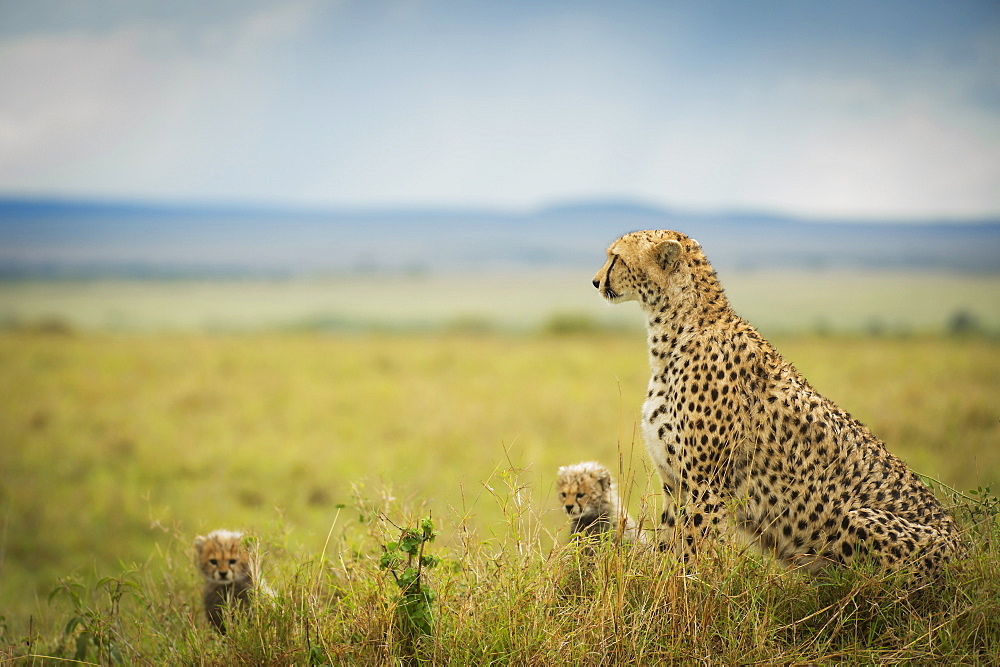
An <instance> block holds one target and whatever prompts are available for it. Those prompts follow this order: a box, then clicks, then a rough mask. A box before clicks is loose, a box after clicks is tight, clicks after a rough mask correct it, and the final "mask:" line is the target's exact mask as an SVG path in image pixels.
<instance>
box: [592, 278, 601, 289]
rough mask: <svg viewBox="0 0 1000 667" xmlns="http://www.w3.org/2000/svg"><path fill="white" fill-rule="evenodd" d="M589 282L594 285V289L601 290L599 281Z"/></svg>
mask: <svg viewBox="0 0 1000 667" xmlns="http://www.w3.org/2000/svg"><path fill="white" fill-rule="evenodd" d="M590 282H592V283H594V287H596V288H597V289H600V288H601V281H600V280H592V281H590Z"/></svg>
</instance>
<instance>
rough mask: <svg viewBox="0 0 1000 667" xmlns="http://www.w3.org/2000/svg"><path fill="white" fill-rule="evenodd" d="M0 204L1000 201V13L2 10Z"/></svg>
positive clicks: (348, 4) (714, 205)
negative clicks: (79, 200) (81, 200)
mask: <svg viewBox="0 0 1000 667" xmlns="http://www.w3.org/2000/svg"><path fill="white" fill-rule="evenodd" d="M0 194H6V195H12V194H13V195H49V194H56V195H62V196H66V195H73V196H76V195H84V196H100V197H129V198H136V197H140V198H141V197H151V198H156V199H160V200H163V199H167V200H175V199H179V200H188V199H196V200H206V199H208V200H217V199H221V200H236V201H245V200H253V201H263V202H291V203H301V204H310V205H313V204H320V205H337V206H380V207H385V206H410V205H419V206H424V205H461V206H470V205H471V206H501V207H506V208H530V207H534V206H538V205H544V204H547V203H551V202H558V201H563V200H567V199H576V198H605V197H615V198H621V197H636V198H640V199H642V200H645V201H648V202H652V203H656V204H662V205H667V206H675V207H685V208H695V209H707V210H714V209H721V208H726V209H729V208H750V209H756V210H764V211H776V212H787V213H795V214H805V215H812V216H855V215H865V216H867V215H874V216H884V217H897V216H919V217H924V216H936V215H942V214H943V215H953V216H976V215H984V214H990V215H997V214H1000V2H997V1H996V0H987V1H984V2H962V1H959V0H947V1H945V0H933V1H920V0H900V1H896V0H887V1H881V0H864V1H861V2H850V1H846V2H845V1H837V2H832V1H830V0H823V1H815V2H814V1H811V0H796V1H794V2H776V1H766V0H761V1H752V2H751V1H749V0H746V1H741V0H727V1H722V2H711V1H692V2H629V1H615V2H586V1H583V0H573V1H565V2H544V1H542V2H539V1H533V2H517V1H495V2H493V1H475V0H468V1H465V2H453V1H448V0H443V1H433V0H427V1H419V0H408V1H402V0H400V1H392V0H386V1H378V0H363V1H362V0H339V1H320V0H285V1H282V2H254V1H250V0H234V1H231V2H229V1H226V2H210V1H206V0H196V1H191V2H189V1H178V0H171V1H170V2H163V1H154V0H100V1H88V0H0Z"/></svg>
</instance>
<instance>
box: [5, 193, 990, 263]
mask: <svg viewBox="0 0 1000 667" xmlns="http://www.w3.org/2000/svg"><path fill="white" fill-rule="evenodd" d="M649 228H669V229H677V230H679V231H683V232H685V233H687V234H689V235H691V236H693V237H695V238H697V239H698V240H699V241H700V242H701V244H702V246H703V247H704V248H705V251H706V253H707V254H708V256H709V259H711V260H712V262H713V264H715V265H716V267H717V268H719V269H720V270H738V269H765V268H767V269H782V268H847V269H850V268H872V267H886V268H892V269H904V270H914V271H926V270H935V271H960V272H1000V218H997V219H985V220H977V221H971V222H970V221H950V220H937V221H913V222H892V223H886V222H879V221H858V220H852V221H837V220H824V221H807V220H799V219H794V218H789V217H781V216H773V215H756V214H748V213H739V212H733V213H714V214H705V213H693V212H685V211H674V210H666V209H663V208H659V207H656V206H650V205H647V204H644V203H642V202H631V201H589V202H588V201H582V202H567V203H563V204H559V205H555V206H550V207H547V208H542V209H539V210H537V211H533V212H528V213H516V212H509V211H494V210H462V209H446V208H442V209H439V210H435V209H418V210H379V209H368V210H323V209H296V208H284V207H278V206H274V207H262V206H239V205H232V206H226V205H197V204H190V205H177V204H157V203H146V202H116V201H110V202H107V201H71V200H47V199H0V276H3V277H7V278H18V277H60V276H62V277H86V276H107V275H123V276H132V277H155V278H160V277H182V276H192V275H196V276H217V277H227V276H233V277H240V276H246V275H291V274H303V273H356V272H397V273H398V272H449V271H488V270H522V269H539V268H546V267H552V268H565V267H585V268H592V267H595V266H596V265H597V264H599V263H600V262H601V260H602V257H603V252H604V248H605V247H606V246H607V244H608V243H609V242H610V241H612V240H613V239H615V238H616V237H618V236H619V235H621V234H623V233H625V232H628V231H632V230H635V229H649Z"/></svg>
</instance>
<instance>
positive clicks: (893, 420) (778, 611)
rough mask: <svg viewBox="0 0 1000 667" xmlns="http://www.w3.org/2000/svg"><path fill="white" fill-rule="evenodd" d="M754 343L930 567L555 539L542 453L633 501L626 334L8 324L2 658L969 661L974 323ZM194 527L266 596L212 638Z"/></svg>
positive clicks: (989, 644)
mask: <svg viewBox="0 0 1000 667" xmlns="http://www.w3.org/2000/svg"><path fill="white" fill-rule="evenodd" d="M633 315H636V314H635V313H633ZM771 338H772V342H774V343H775V344H776V345H777V347H778V348H779V349H780V350H781V352H782V353H783V354H784V356H785V357H786V358H787V359H788V360H790V361H792V362H793V363H794V364H795V365H796V366H797V367H798V368H799V370H800V371H802V372H803V374H804V375H805V376H806V377H807V378H809V380H810V382H811V383H812V384H813V385H814V386H815V387H817V388H818V389H819V390H820V391H821V392H822V393H824V394H826V395H827V396H829V397H830V398H832V399H833V400H834V401H836V402H837V403H838V404H839V405H840V406H841V407H843V408H845V409H846V410H848V411H849V412H851V413H852V414H853V415H854V416H856V417H858V418H859V419H860V420H862V421H863V422H865V423H866V424H868V426H869V427H871V429H872V430H873V431H874V432H875V433H877V434H878V435H879V436H880V437H881V438H882V439H883V440H885V442H886V443H887V444H888V446H889V448H890V449H891V450H893V451H894V452H896V453H897V454H899V455H900V456H902V457H903V458H904V459H905V460H906V461H907V462H908V463H909V464H910V466H911V467H913V468H914V469H916V470H917V471H918V472H920V473H921V474H923V475H926V476H927V477H928V479H929V483H931V484H932V485H934V486H935V488H936V489H937V491H938V493H939V495H940V497H941V498H942V500H944V501H945V502H946V504H947V505H948V506H949V507H950V508H952V511H953V512H954V514H955V515H956V517H957V518H958V519H959V521H960V523H961V525H962V527H963V530H964V531H965V533H966V536H967V540H968V542H969V544H970V546H971V549H970V553H969V555H968V557H967V558H964V559H963V560H961V561H960V562H957V563H955V564H954V566H953V567H952V568H951V569H950V570H949V571H948V572H947V573H946V575H945V577H944V578H943V579H941V580H940V581H936V582H934V583H933V584H929V585H927V586H925V587H924V588H923V589H921V590H917V591H914V590H912V587H911V585H910V584H907V583H906V582H905V581H902V580H900V579H899V578H897V577H894V576H892V575H888V574H885V573H879V572H876V571H871V570H867V569H865V568H864V567H863V566H860V567H858V568H855V569H851V570H843V571H835V572H832V573H831V574H830V575H828V576H824V577H820V578H818V579H814V578H809V577H806V576H804V575H802V574H800V573H797V572H791V571H786V570H784V569H781V568H778V567H777V566H775V565H773V564H772V563H769V562H768V561H767V560H766V559H763V558H761V557H759V556H757V555H755V554H754V553H753V552H750V551H746V550H741V549H739V548H737V547H733V549H732V550H731V553H724V554H720V555H718V556H716V557H713V558H712V559H706V560H705V561H703V562H701V563H699V565H698V568H697V569H696V570H691V569H685V568H684V567H683V566H682V565H680V564H679V563H677V562H676V561H675V560H674V559H672V558H671V557H669V556H666V555H664V554H661V553H658V552H656V551H651V550H645V549H628V548H621V547H617V546H616V545H614V544H612V543H602V544H599V545H597V547H596V549H595V550H594V551H593V552H592V553H591V552H588V551H586V550H584V549H581V548H580V545H579V544H578V543H569V541H568V539H567V534H566V529H565V528H566V520H565V515H564V514H563V513H562V512H561V510H560V507H559V503H558V499H557V498H556V497H555V492H554V486H553V485H554V479H555V471H556V468H557V467H558V466H560V465H563V464H566V463H573V462H576V461H581V460H591V459H596V460H599V461H601V462H603V463H605V464H606V465H607V466H608V467H609V468H611V469H612V470H613V471H614V474H615V476H616V477H617V478H618V480H619V486H620V489H621V491H622V493H623V496H624V498H625V501H626V502H627V504H628V505H629V507H630V508H631V511H632V512H633V514H634V515H636V516H640V517H645V520H646V524H647V525H650V524H651V523H652V518H653V517H655V516H656V515H657V514H658V506H659V503H660V496H659V491H658V481H657V478H656V475H655V473H654V472H653V471H652V470H651V469H650V468H649V465H648V463H647V458H646V455H645V452H644V447H643V445H642V442H641V439H640V437H639V435H638V432H637V420H638V412H639V409H640V404H641V402H642V398H643V394H644V389H645V384H646V381H647V377H648V365H647V360H646V350H645V341H644V340H643V337H642V335H641V333H639V332H637V331H635V330H626V331H621V330H618V329H616V328H613V327H612V328H610V329H602V328H601V327H589V326H580V321H578V320H572V319H569V320H566V319H564V320H562V321H561V325H559V322H556V323H555V324H554V325H553V326H550V327H548V328H545V327H543V328H540V329H538V330H535V331H532V332H527V331H521V332H518V333H511V332H499V331H492V330H486V329H480V328H476V327H471V328H468V327H466V328H462V327H458V328H448V327H443V328H439V329H436V330H424V331H420V332H398V331H397V332H392V331H383V332H381V333H379V332H371V331H367V332H335V333H330V332H316V331H288V330H286V331H269V332H256V333H211V334H209V333H203V332H202V333H199V332H173V333H163V332H159V333H157V332H124V333H123V332H117V333H116V332H107V331H84V330H78V329H74V328H71V327H34V328H32V327H11V328H9V330H7V331H5V332H3V333H0V395H2V397H3V400H2V402H0V433H2V434H3V435H2V439H3V442H2V445H3V446H2V447H0V521H2V525H0V528H2V530H0V659H6V660H13V661H17V662H22V663H27V664H30V663H34V662H39V663H45V662H48V661H50V660H51V661H53V662H55V661H56V660H77V661H81V662H90V663H100V664H113V663H126V664H146V663H150V664H166V663H215V664H230V663H253V664H288V663H292V664H340V663H344V662H347V663H364V664H370V663H374V664H383V663H387V664H392V663H403V664H406V663H415V662H421V661H428V662H433V663H450V664H470V663H471V664H507V663H517V664H528V663H530V664H562V663H571V664H609V663H619V662H629V663H637V664H651V663H664V662H666V663H700V662H709V663H723V664H730V663H733V664H735V663H739V664H750V663H763V664H789V663H792V664H795V663H835V662H836V663H841V662H859V663H875V662H877V663H896V662H906V663H925V664H958V663H963V664H970V663H971V664H996V663H997V662H998V660H1000V658H998V655H1000V653H998V652H1000V499H998V498H997V493H996V492H997V490H998V488H1000V423H998V418H1000V410H998V407H997V406H998V400H997V399H998V397H1000V340H998V339H997V338H996V337H995V336H992V335H990V334H988V333H983V332H964V333H962V332H958V333H956V334H955V335H945V334H942V333H936V334H921V333H909V334H906V335H897V334H888V335H887V334H884V333H883V334H882V335H879V336H872V335H861V334H859V333H842V334H827V335H821V334H819V333H809V334H805V333H802V334H790V333H788V334H785V335H778V336H771ZM221 527H225V528H230V529H240V530H244V531H245V532H246V533H247V534H248V535H251V536H252V540H250V542H249V544H250V547H251V548H252V549H253V550H254V551H255V552H257V553H259V555H260V558H261V562H262V568H263V576H264V578H265V579H266V580H267V582H268V584H269V586H270V588H271V589H272V594H270V595H265V596H261V597H260V598H259V599H258V600H257V601H256V602H255V605H254V609H253V613H252V614H251V615H250V616H249V617H246V618H242V617H238V618H233V619H232V623H231V624H230V631H229V633H228V634H227V635H226V636H220V635H218V634H217V633H215V632H214V631H213V630H212V629H211V628H210V627H209V626H208V624H207V623H206V622H205V619H204V616H203V612H202V609H201V604H200V586H201V583H200V579H199V576H198V574H197V572H196V570H195V566H194V563H193V550H192V541H193V539H194V537H195V536H196V535H199V534H205V533H206V532H208V531H211V530H213V529H216V528H221ZM401 581H415V582H416V584H415V586H416V587H415V588H414V587H410V588H409V589H407V588H406V587H404V586H403V585H402V584H401V583H400V582H401ZM415 591H418V592H419V595H414V593H415Z"/></svg>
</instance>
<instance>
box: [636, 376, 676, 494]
mask: <svg viewBox="0 0 1000 667" xmlns="http://www.w3.org/2000/svg"><path fill="white" fill-rule="evenodd" d="M648 393H649V396H648V398H647V399H646V401H645V402H644V403H643V406H642V435H643V441H644V442H645V444H646V453H647V454H648V455H649V459H650V460H651V461H652V462H653V464H654V465H655V466H656V469H657V471H658V472H659V473H660V477H661V479H662V481H663V483H664V484H665V485H666V486H667V487H669V488H670V489H671V491H674V492H676V491H677V490H678V489H679V488H680V486H681V484H680V482H681V469H682V461H681V459H680V455H679V454H680V437H679V433H678V430H677V425H676V423H675V422H676V415H675V414H674V409H673V407H672V406H671V403H670V400H669V399H670V396H671V392H670V391H669V390H668V388H666V387H665V386H664V385H663V384H662V383H658V382H656V381H655V380H651V381H650V383H649V392H648Z"/></svg>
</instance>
